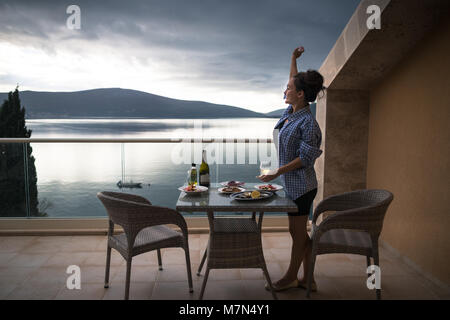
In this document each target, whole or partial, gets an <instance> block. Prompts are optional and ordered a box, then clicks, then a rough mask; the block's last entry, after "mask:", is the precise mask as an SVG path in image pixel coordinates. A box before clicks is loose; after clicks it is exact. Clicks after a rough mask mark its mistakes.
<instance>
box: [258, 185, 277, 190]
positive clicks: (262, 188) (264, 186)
mask: <svg viewBox="0 0 450 320" xmlns="http://www.w3.org/2000/svg"><path fill="white" fill-rule="evenodd" d="M258 189H259V190H268V191H272V190H277V188H276V187H274V186H273V185H271V184H270V183H269V184H265V185H262V186H258Z"/></svg>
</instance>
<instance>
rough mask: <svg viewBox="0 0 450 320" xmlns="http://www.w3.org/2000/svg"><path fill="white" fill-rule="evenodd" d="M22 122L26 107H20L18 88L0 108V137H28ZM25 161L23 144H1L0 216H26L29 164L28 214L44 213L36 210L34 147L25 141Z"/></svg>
mask: <svg viewBox="0 0 450 320" xmlns="http://www.w3.org/2000/svg"><path fill="white" fill-rule="evenodd" d="M30 137H31V130H28V129H27V127H26V125H25V108H24V107H22V106H21V103H20V98H19V89H18V88H16V90H15V91H14V92H9V94H8V99H7V100H5V101H4V102H3V104H2V106H1V108H0V138H30ZM26 151H27V152H26V160H27V161H24V160H25V155H24V153H25V152H24V145H23V144H22V143H1V144H0V203H1V205H0V216H2V217H26V216H27V199H26V189H25V183H26V182H25V181H26V178H25V177H26V172H25V163H28V167H27V168H26V169H27V173H28V186H27V190H28V194H29V202H28V203H29V208H30V215H31V216H46V214H45V213H40V212H39V210H38V204H39V203H38V191H37V173H36V166H35V158H34V157H33V156H32V152H33V149H32V148H31V146H30V144H29V143H27V144H26Z"/></svg>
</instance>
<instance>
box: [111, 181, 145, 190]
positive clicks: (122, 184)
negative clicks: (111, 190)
mask: <svg viewBox="0 0 450 320" xmlns="http://www.w3.org/2000/svg"><path fill="white" fill-rule="evenodd" d="M117 186H118V187H119V188H130V189H132V188H142V183H141V182H133V181H130V182H122V180H120V181H119V182H117Z"/></svg>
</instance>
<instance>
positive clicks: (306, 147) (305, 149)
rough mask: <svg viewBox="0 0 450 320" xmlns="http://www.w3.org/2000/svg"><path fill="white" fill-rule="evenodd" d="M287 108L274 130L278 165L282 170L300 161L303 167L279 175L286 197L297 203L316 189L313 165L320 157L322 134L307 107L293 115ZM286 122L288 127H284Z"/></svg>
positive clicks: (290, 108)
mask: <svg viewBox="0 0 450 320" xmlns="http://www.w3.org/2000/svg"><path fill="white" fill-rule="evenodd" d="M292 110H293V109H292V106H289V107H288V108H287V109H286V110H285V111H284V113H283V115H282V116H281V119H280V120H279V121H278V123H277V125H276V126H275V129H278V130H279V133H278V158H279V165H280V167H281V166H284V165H286V164H288V163H289V162H291V161H292V160H294V159H295V158H297V157H300V160H301V162H302V167H301V168H299V169H296V170H293V171H290V172H287V173H285V174H282V175H281V181H282V182H283V184H284V186H285V188H286V193H287V194H288V195H289V197H290V198H292V199H293V200H296V199H297V198H299V197H300V196H302V195H304V194H305V193H307V192H309V191H311V190H314V189H315V188H317V178H316V172H315V171H314V162H315V160H316V159H317V158H318V157H319V156H320V155H321V154H322V150H320V144H321V143H322V133H321V132H320V127H319V125H318V124H317V121H316V119H314V116H313V115H312V114H311V110H310V109H309V107H307V108H303V109H301V110H300V111H297V112H295V113H292ZM286 119H287V120H288V123H286V124H284V123H285V121H286Z"/></svg>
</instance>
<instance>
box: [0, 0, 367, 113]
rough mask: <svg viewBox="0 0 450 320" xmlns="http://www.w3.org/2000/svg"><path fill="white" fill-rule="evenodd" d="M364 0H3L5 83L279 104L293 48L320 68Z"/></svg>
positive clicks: (0, 52) (261, 108)
mask: <svg viewBox="0 0 450 320" xmlns="http://www.w3.org/2000/svg"><path fill="white" fill-rule="evenodd" d="M359 2H360V1H359V0H339V1H337V0H274V1H272V0H270V1H269V0H255V1H254V0H236V1H235V0H203V1H200V0H177V1H172V0H161V1H135V0H127V1H122V0H115V1H79V0H75V1H22V0H11V1H4V0H0V92H6V91H11V90H13V89H14V88H15V86H16V84H19V85H20V90H38V91H77V90H85V89H94V88H108V87H120V88H127V89H135V90H141V91H146V92H149V93H153V94H158V95H163V96H167V97H171V98H176V99H185V100H202V101H208V102H213V103H220V104H229V105H233V106H238V107H243V108H247V109H251V110H254V111H258V112H269V111H272V110H274V109H279V108H282V107H284V102H283V100H282V98H283V93H282V92H283V90H284V87H285V86H286V83H287V80H288V79H287V78H288V76H289V63H290V56H291V53H292V51H293V49H294V48H295V47H296V46H299V45H300V44H301V45H303V46H304V47H305V54H304V56H302V58H301V59H300V61H299V63H300V64H299V68H300V69H301V70H306V69H318V68H319V67H320V66H321V64H322V62H323V61H324V59H325V58H326V57H327V55H328V53H329V52H330V50H331V48H332V47H333V45H334V43H335V41H336V40H337V38H338V37H339V35H340V34H341V32H342V30H343V29H344V27H345V25H346V24H347V22H348V20H349V18H350V17H351V16H352V14H353V12H354V11H355V9H356V7H357V6H358V4H359ZM71 4H76V5H78V6H79V7H80V10H81V28H80V29H79V30H72V29H69V28H68V27H67V19H68V18H69V17H70V15H71V14H68V13H66V10H67V7H68V6H69V5H71Z"/></svg>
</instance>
